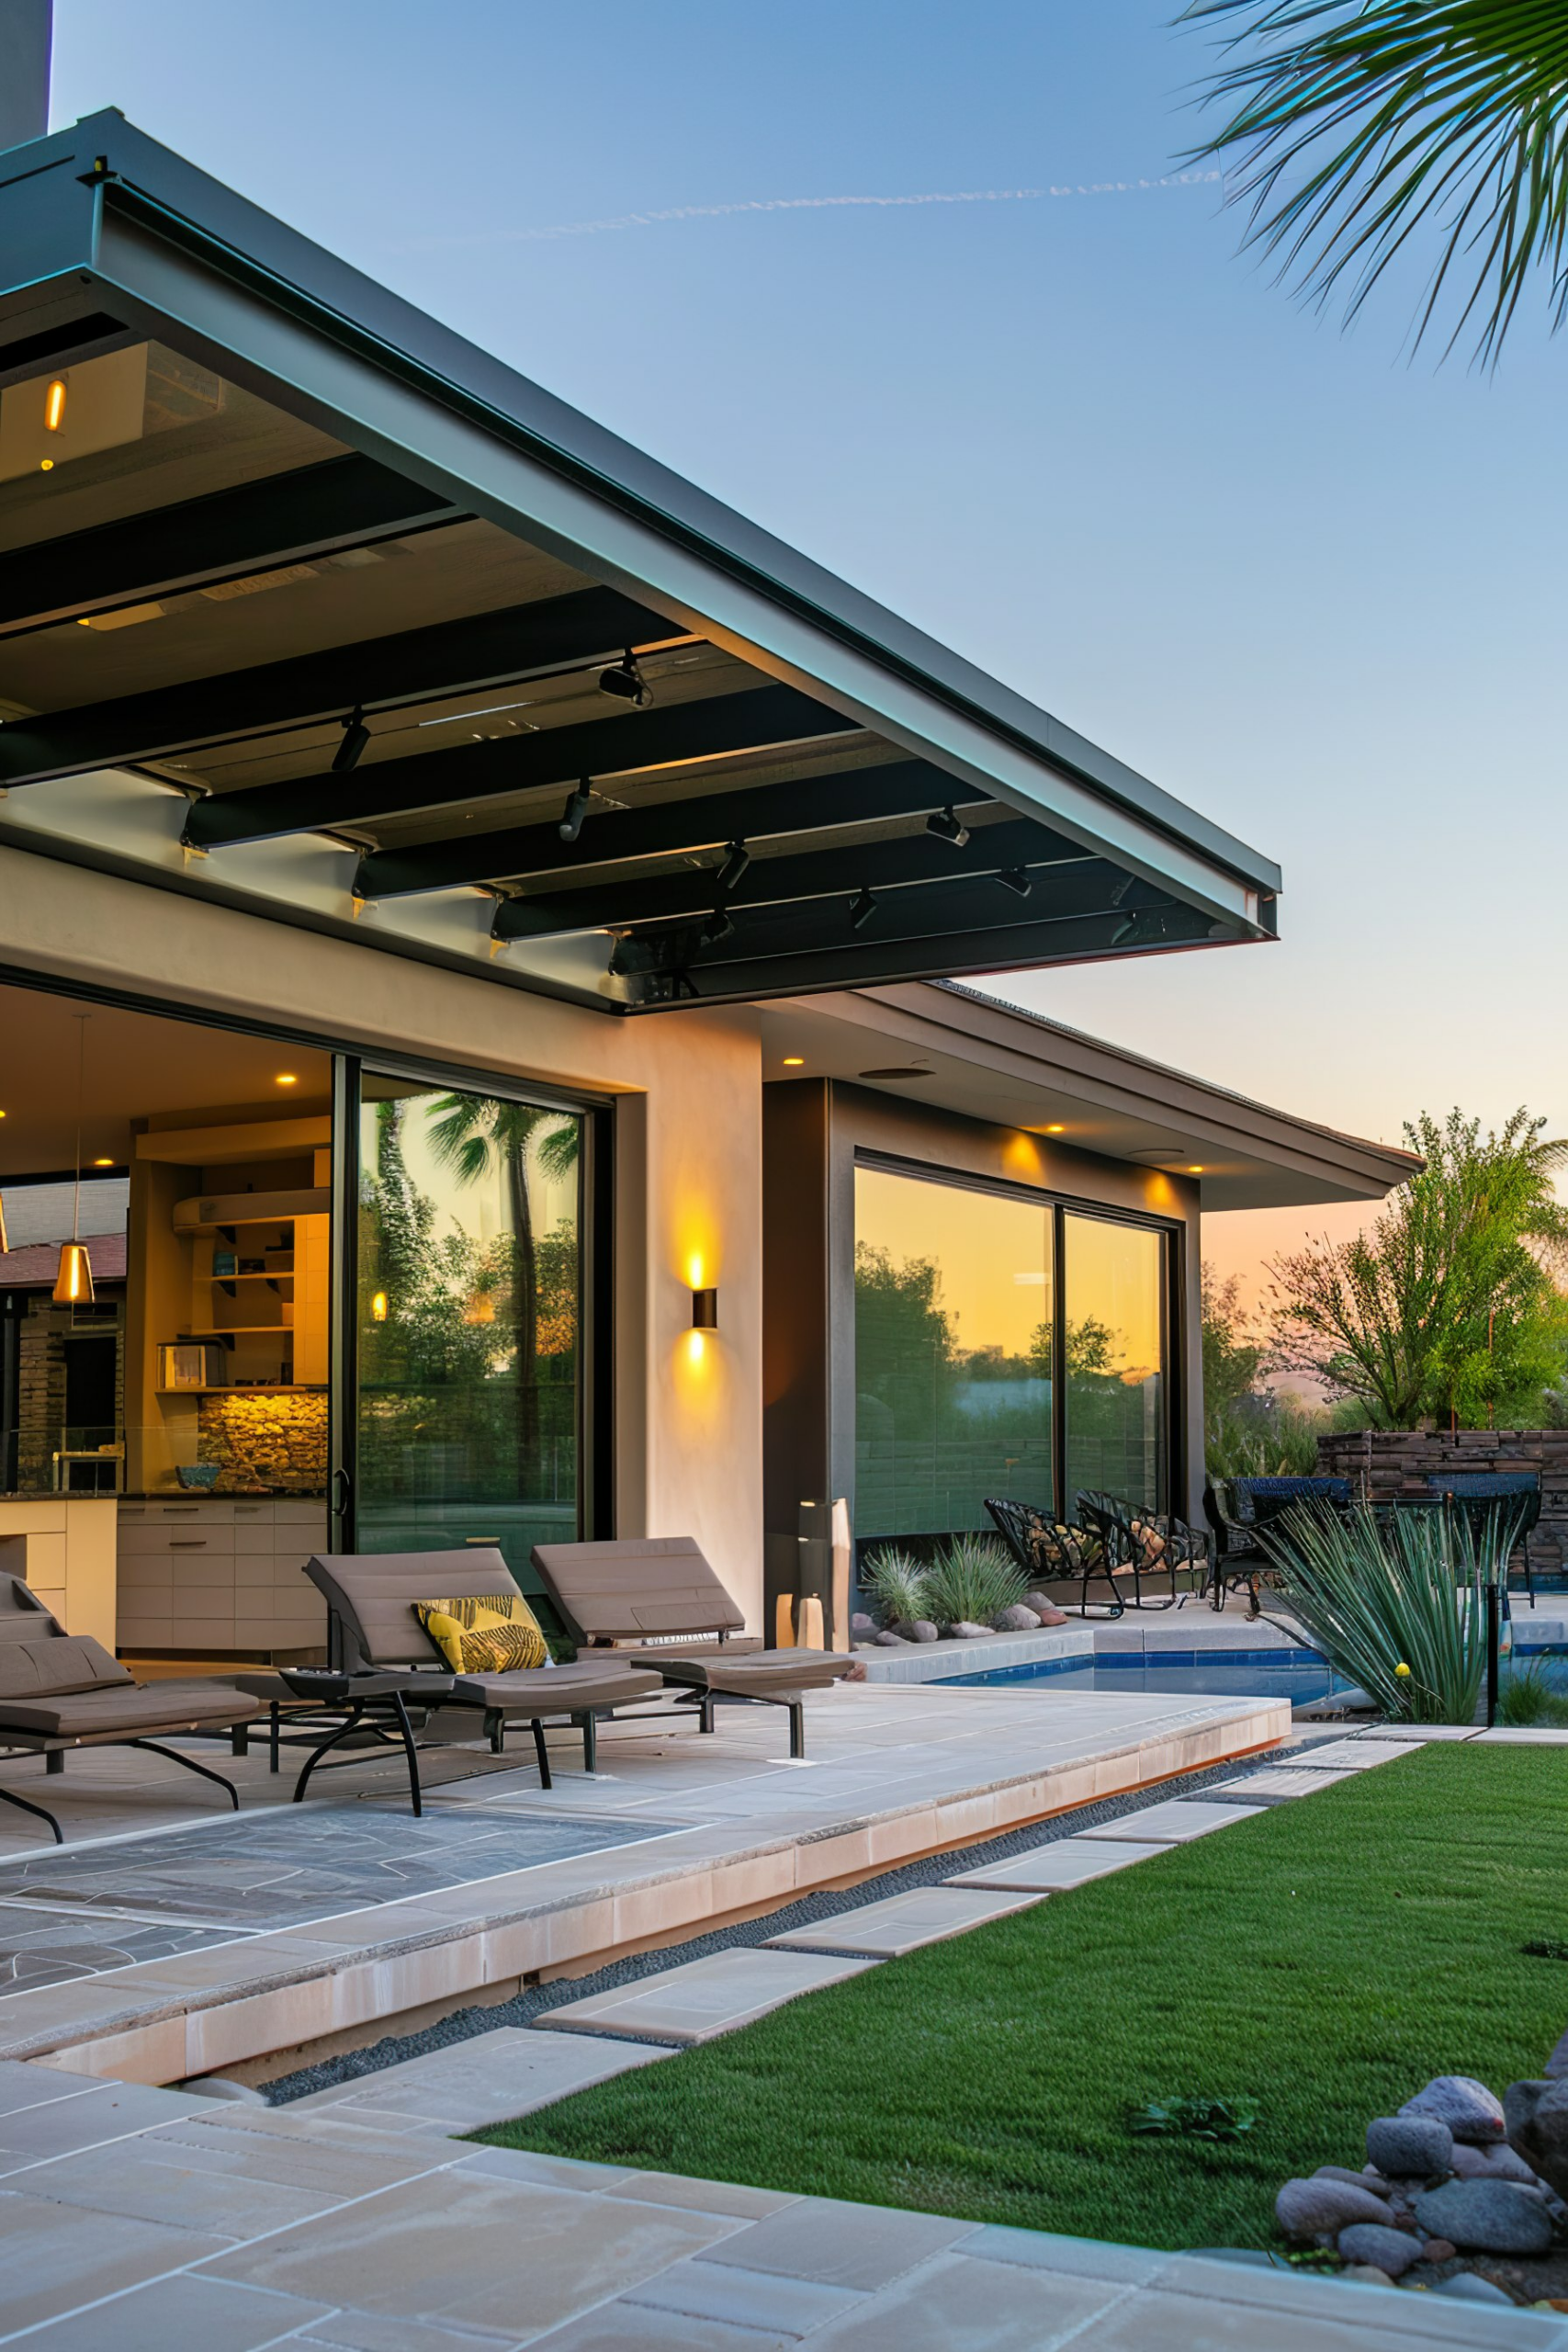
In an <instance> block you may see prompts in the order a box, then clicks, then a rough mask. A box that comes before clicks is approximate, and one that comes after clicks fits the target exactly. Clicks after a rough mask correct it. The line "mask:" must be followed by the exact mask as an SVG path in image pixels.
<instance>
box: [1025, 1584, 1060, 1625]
mask: <svg viewBox="0 0 1568 2352" xmlns="http://www.w3.org/2000/svg"><path fill="white" fill-rule="evenodd" d="M1023 1606H1024V1607H1025V1609H1032V1610H1033V1611H1034V1614H1035V1615H1036V1616H1037V1617H1038V1618H1039V1620H1040V1623H1042V1624H1043V1625H1065V1624H1066V1622H1067V1612H1066V1610H1065V1609H1058V1608H1057V1606H1056V1604H1055V1601H1054V1600H1052V1599H1051V1597H1050V1595H1049V1594H1048V1593H1043V1592H1026V1593H1025V1594H1024V1596H1023Z"/></svg>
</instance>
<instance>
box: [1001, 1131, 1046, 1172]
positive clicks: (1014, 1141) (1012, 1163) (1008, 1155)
mask: <svg viewBox="0 0 1568 2352" xmlns="http://www.w3.org/2000/svg"><path fill="white" fill-rule="evenodd" d="M1002 1158H1003V1159H1004V1160H1005V1161H1006V1163H1007V1167H1008V1170H1009V1172H1010V1174H1011V1175H1014V1176H1024V1177H1029V1176H1035V1175H1038V1174H1039V1172H1040V1148H1039V1146H1038V1145H1037V1144H1036V1143H1035V1141H1034V1139H1033V1137H1032V1136H1011V1137H1010V1140H1009V1142H1008V1146H1007V1148H1006V1150H1005V1151H1004V1152H1003V1154H1002Z"/></svg>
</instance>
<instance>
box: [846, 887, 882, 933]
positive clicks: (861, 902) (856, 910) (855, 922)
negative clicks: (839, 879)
mask: <svg viewBox="0 0 1568 2352" xmlns="http://www.w3.org/2000/svg"><path fill="white" fill-rule="evenodd" d="M875 912H876V900H875V899H874V897H873V895H872V893H871V891H870V890H869V889H863V890H860V891H857V893H856V894H855V896H854V897H853V898H852V899H851V900H850V929H851V930H852V931H863V930H864V929H865V927H866V924H867V923H868V922H870V921H871V919H872V916H873V915H874V913H875Z"/></svg>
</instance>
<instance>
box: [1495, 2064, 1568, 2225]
mask: <svg viewBox="0 0 1568 2352" xmlns="http://www.w3.org/2000/svg"><path fill="white" fill-rule="evenodd" d="M1507 2119H1508V2144H1509V2146H1510V2147H1512V2148H1513V2149H1515V2150H1516V2151H1517V2154H1519V2155H1521V2156H1523V2158H1524V2160H1525V2162H1526V2164H1528V2165H1530V2166H1531V2167H1532V2169H1533V2170H1534V2171H1536V2172H1538V2173H1539V2174H1540V2177H1541V2178H1542V2180H1544V2181H1546V2182H1548V2183H1549V2184H1550V2186H1551V2188H1554V2189H1556V2191H1557V2193H1558V2195H1559V2196H1560V2197H1568V2081H1552V2082H1531V2083H1510V2084H1509V2085H1508V2094H1507Z"/></svg>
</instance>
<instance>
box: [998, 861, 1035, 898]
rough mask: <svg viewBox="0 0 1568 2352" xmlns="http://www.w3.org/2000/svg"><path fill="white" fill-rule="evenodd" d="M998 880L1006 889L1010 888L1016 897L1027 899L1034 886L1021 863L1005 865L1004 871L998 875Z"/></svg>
mask: <svg viewBox="0 0 1568 2352" xmlns="http://www.w3.org/2000/svg"><path fill="white" fill-rule="evenodd" d="M997 880H998V882H999V883H1000V884H1001V886H1002V888H1003V889H1004V890H1010V891H1011V892H1012V894H1013V897H1014V898H1015V899H1027V898H1028V896H1029V894H1030V892H1031V890H1032V888H1034V885H1033V883H1032V882H1031V880H1030V878H1029V876H1028V875H1027V874H1026V873H1025V872H1024V870H1023V868H1022V866H1021V865H1009V866H1006V867H1004V869H1003V871H1002V872H1001V873H1000V874H998V876H997Z"/></svg>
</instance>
